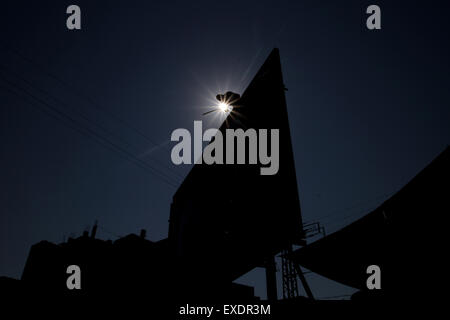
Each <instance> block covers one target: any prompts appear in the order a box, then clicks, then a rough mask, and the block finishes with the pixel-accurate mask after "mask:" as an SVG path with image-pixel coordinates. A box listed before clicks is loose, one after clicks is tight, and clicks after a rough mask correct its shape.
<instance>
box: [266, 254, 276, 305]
mask: <svg viewBox="0 0 450 320" xmlns="http://www.w3.org/2000/svg"><path fill="white" fill-rule="evenodd" d="M265 267H266V289H267V299H268V300H271V301H275V300H277V299H278V296H277V275H276V272H277V270H276V265H275V257H274V256H270V257H268V258H267V259H266V263H265Z"/></svg>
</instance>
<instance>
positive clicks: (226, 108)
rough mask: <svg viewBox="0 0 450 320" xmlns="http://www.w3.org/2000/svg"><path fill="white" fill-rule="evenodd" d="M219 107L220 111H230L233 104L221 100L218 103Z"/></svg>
mask: <svg viewBox="0 0 450 320" xmlns="http://www.w3.org/2000/svg"><path fill="white" fill-rule="evenodd" d="M217 107H218V108H219V110H220V111H222V112H223V113H228V112H230V111H231V106H230V105H229V104H227V103H225V102H219V104H218V105H217Z"/></svg>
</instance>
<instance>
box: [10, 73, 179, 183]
mask: <svg viewBox="0 0 450 320" xmlns="http://www.w3.org/2000/svg"><path fill="white" fill-rule="evenodd" d="M1 78H2V79H3V80H4V81H5V82H6V83H7V84H9V85H10V86H11V87H13V88H15V89H17V90H19V91H21V92H22V93H24V94H25V95H27V96H28V97H30V98H32V99H33V100H34V101H37V102H39V103H40V104H41V105H43V106H45V107H47V108H48V109H50V110H51V111H53V112H54V113H55V114H56V115H57V116H56V115H55V114H52V113H51V112H48V110H47V109H45V108H42V107H40V106H39V105H38V104H35V103H31V104H32V105H33V106H36V107H38V108H39V109H40V110H42V111H43V112H44V113H46V114H47V115H50V116H51V117H53V118H55V119H57V120H61V119H64V120H63V121H65V123H66V124H68V125H69V126H70V127H71V128H72V129H74V130H76V131H78V132H80V133H81V134H83V135H86V136H88V137H90V138H94V139H95V141H97V143H99V144H101V145H102V146H104V147H106V148H108V149H110V150H112V151H114V152H116V153H119V154H122V156H125V158H126V159H127V160H129V161H130V162H132V163H134V164H135V165H137V166H139V167H141V168H143V169H144V170H147V171H150V172H151V173H153V174H154V175H155V176H157V177H159V178H160V179H161V180H163V181H164V182H165V183H167V184H168V185H171V186H172V187H175V188H176V185H175V184H174V183H173V182H172V181H170V179H169V178H168V177H167V176H166V175H164V174H163V173H161V172H159V171H158V170H156V169H154V168H153V167H151V166H150V165H148V164H147V163H145V162H143V161H142V160H141V159H138V158H136V156H135V155H134V154H132V153H130V152H129V151H127V150H126V149H124V148H122V147H121V146H119V145H117V144H116V143H114V142H113V141H111V140H110V139H108V138H105V137H103V136H101V135H100V134H98V133H97V132H95V131H93V130H92V129H90V128H88V127H86V126H83V125H82V124H80V123H79V122H78V121H76V119H74V118H73V117H71V116H70V115H67V114H66V113H64V112H62V111H61V110H59V109H58V108H57V107H54V106H52V105H51V104H49V103H48V102H46V101H44V100H42V99H40V98H39V97H36V96H35V95H33V94H32V93H30V92H28V91H27V90H26V89H23V88H20V86H18V85H17V84H15V83H13V82H11V81H9V80H8V79H7V78H6V77H5V76H4V75H3V74H2V76H1ZM12 92H14V93H16V94H17V95H19V94H18V93H17V92H15V91H12ZM19 96H20V95H19ZM105 142H106V144H105Z"/></svg>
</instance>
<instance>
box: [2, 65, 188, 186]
mask: <svg viewBox="0 0 450 320" xmlns="http://www.w3.org/2000/svg"><path fill="white" fill-rule="evenodd" d="M0 68H3V69H4V70H7V71H8V72H9V73H11V74H13V75H14V76H15V77H17V78H19V79H20V80H22V81H23V82H24V83H26V84H27V85H28V86H30V87H32V88H34V89H35V90H37V91H39V92H41V93H43V94H44V95H46V96H48V97H50V98H51V99H52V100H54V101H55V102H56V103H58V104H59V105H62V106H65V107H66V108H70V106H69V105H68V104H67V103H65V102H64V101H62V100H60V99H58V98H56V97H55V96H53V95H52V94H50V93H49V92H48V91H46V90H44V89H41V88H39V87H38V86H35V85H34V84H33V83H31V82H30V81H28V80H27V79H25V78H24V77H22V76H21V75H19V74H17V73H16V72H14V71H12V70H10V69H8V68H6V67H5V66H4V65H0ZM70 109H71V110H72V111H74V112H75V113H76V114H78V115H79V116H80V117H81V118H82V119H84V120H85V121H86V122H88V123H90V124H92V125H93V126H95V127H97V128H99V129H100V130H102V131H104V132H105V133H107V134H109V135H111V136H114V137H116V138H118V139H119V140H120V141H122V142H123V143H124V144H125V145H126V146H128V147H131V148H136V149H138V147H136V146H135V145H132V144H130V143H128V142H127V141H125V140H124V139H122V138H121V137H120V136H118V135H117V134H115V133H114V132H111V131H110V130H109V129H107V128H106V127H104V126H103V125H101V124H97V123H95V122H94V121H93V120H91V119H89V118H88V117H86V116H85V115H84V114H83V113H81V112H79V111H77V110H74V108H70ZM166 168H167V167H166ZM155 170H156V169H155ZM168 171H169V173H172V171H170V168H168ZM166 176H167V175H166ZM167 177H169V176H167ZM173 180H174V181H175V182H176V183H177V184H179V183H180V181H177V177H174V178H173Z"/></svg>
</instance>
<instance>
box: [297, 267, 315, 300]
mask: <svg viewBox="0 0 450 320" xmlns="http://www.w3.org/2000/svg"><path fill="white" fill-rule="evenodd" d="M295 270H296V271H297V274H298V277H299V278H300V281H301V282H302V285H303V288H304V289H305V292H306V295H307V296H308V298H310V299H312V300H314V296H313V293H312V291H311V288H310V287H309V284H308V282H307V281H306V278H305V275H304V274H303V271H302V269H301V268H300V266H299V265H298V264H295Z"/></svg>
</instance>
